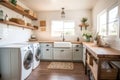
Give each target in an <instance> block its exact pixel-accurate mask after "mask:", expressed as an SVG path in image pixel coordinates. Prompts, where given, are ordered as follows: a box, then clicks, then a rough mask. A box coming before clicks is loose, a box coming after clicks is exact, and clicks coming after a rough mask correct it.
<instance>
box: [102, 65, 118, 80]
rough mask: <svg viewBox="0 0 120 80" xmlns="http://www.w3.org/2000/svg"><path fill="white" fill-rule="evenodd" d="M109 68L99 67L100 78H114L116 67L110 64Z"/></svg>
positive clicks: (107, 79)
mask: <svg viewBox="0 0 120 80" xmlns="http://www.w3.org/2000/svg"><path fill="white" fill-rule="evenodd" d="M111 66H112V67H111V69H101V75H100V78H101V79H103V80H116V78H117V73H118V69H117V68H116V67H115V66H114V65H111Z"/></svg>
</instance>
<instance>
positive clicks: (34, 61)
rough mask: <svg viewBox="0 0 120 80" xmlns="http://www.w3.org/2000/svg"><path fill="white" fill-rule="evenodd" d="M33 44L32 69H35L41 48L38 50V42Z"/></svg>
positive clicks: (38, 61) (38, 62)
mask: <svg viewBox="0 0 120 80" xmlns="http://www.w3.org/2000/svg"><path fill="white" fill-rule="evenodd" d="M33 46H34V54H33V69H35V68H36V67H38V66H39V64H40V55H41V50H40V44H39V43H34V44H33Z"/></svg>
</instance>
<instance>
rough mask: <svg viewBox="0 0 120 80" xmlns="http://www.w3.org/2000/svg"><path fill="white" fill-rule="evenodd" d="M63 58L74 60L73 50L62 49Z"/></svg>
mask: <svg viewBox="0 0 120 80" xmlns="http://www.w3.org/2000/svg"><path fill="white" fill-rule="evenodd" d="M61 57H62V59H63V60H72V50H71V49H62V50H61Z"/></svg>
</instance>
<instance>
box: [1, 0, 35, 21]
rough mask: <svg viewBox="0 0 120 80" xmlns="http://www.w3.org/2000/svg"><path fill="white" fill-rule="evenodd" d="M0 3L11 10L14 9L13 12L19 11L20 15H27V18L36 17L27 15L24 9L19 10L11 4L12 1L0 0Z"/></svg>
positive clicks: (33, 18)
mask: <svg viewBox="0 0 120 80" xmlns="http://www.w3.org/2000/svg"><path fill="white" fill-rule="evenodd" d="M0 4H1V5H3V6H5V7H7V8H9V9H11V10H13V11H15V12H17V13H19V14H21V15H23V16H26V17H28V18H30V19H32V20H37V18H36V17H34V16H32V15H29V14H28V13H27V12H24V11H22V10H20V9H19V8H17V7H16V6H15V5H13V4H12V3H10V2H8V1H6V0H0Z"/></svg>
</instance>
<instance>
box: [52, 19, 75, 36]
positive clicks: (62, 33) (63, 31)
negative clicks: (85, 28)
mask: <svg viewBox="0 0 120 80" xmlns="http://www.w3.org/2000/svg"><path fill="white" fill-rule="evenodd" d="M52 21H62V22H63V24H64V23H65V22H74V27H73V28H64V25H63V28H62V29H63V30H62V32H61V35H60V36H59V35H57V36H53V35H52ZM65 29H74V34H73V35H66V34H65ZM63 35H64V36H65V37H71V36H75V21H74V20H51V36H52V37H61V36H63Z"/></svg>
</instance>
